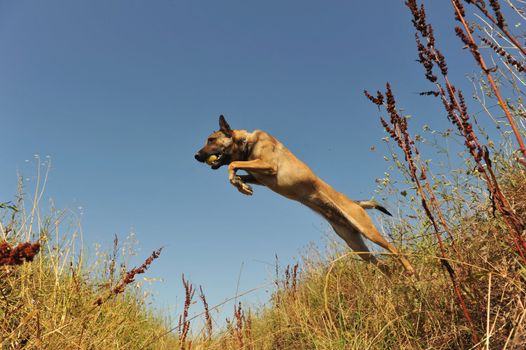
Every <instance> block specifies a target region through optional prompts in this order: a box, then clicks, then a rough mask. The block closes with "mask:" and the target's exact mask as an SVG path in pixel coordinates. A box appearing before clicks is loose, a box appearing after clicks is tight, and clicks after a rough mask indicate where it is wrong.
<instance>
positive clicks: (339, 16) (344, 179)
mask: <svg viewBox="0 0 526 350" xmlns="http://www.w3.org/2000/svg"><path fill="white" fill-rule="evenodd" d="M431 5H432V6H431V9H430V10H429V17H430V19H431V20H432V21H433V22H434V23H435V27H436V30H437V36H438V40H439V43H440V44H439V45H440V47H441V48H442V49H443V51H444V52H445V53H446V55H447V56H448V55H449V56H448V57H449V58H450V63H449V65H450V67H449V68H450V72H451V74H452V75H453V76H456V77H457V78H458V80H457V82H460V83H461V84H459V85H461V86H462V84H466V86H469V84H468V82H467V80H466V79H465V77H464V75H463V74H464V73H465V72H467V73H470V72H475V71H476V69H475V67H473V66H471V65H469V66H468V65H467V62H469V59H470V57H469V54H468V53H467V52H466V51H462V50H461V45H460V44H459V42H458V40H457V39H456V38H454V37H453V35H452V27H448V26H449V25H450V24H451V21H452V16H451V13H452V10H451V9H450V7H449V4H448V3H447V4H446V2H443V3H442V4H439V2H433V4H431ZM415 59H416V53H415V48H414V41H413V30H412V26H411V24H410V15H409V13H408V11H407V10H406V8H405V6H404V5H403V1H392V0H384V1H360V2H357V1H353V2H351V1H345V2H344V1H333V2H321V1H305V0H303V1H259V2H253V1H165V0H159V1H136V0H126V1H102V0H90V1H66V0H46V1H24V0H19V1H0V77H1V78H0V120H1V123H2V128H1V130H2V144H3V150H2V152H0V162H1V164H2V172H1V173H0V200H2V201H7V200H12V199H13V198H14V195H15V193H16V174H17V171H20V172H22V173H23V174H24V175H25V176H26V177H28V178H33V176H34V174H35V170H34V161H33V155H34V154H39V155H40V156H41V157H45V156H47V155H49V156H50V157H51V160H52V169H51V173H50V177H49V181H48V185H47V189H46V194H45V199H46V200H48V199H50V198H52V199H53V200H54V202H55V205H56V206H57V207H58V208H71V209H72V210H74V211H79V209H78V208H79V207H82V208H83V209H82V210H81V212H82V216H81V217H82V219H81V220H82V226H83V231H84V243H85V245H86V246H88V247H93V245H94V244H95V243H97V242H98V243H101V244H102V245H104V246H107V247H108V248H110V247H111V241H112V239H113V235H114V234H118V235H119V237H121V238H124V237H126V235H127V234H128V233H129V232H130V231H134V232H135V233H136V237H137V239H138V240H139V247H140V252H139V256H140V257H141V258H142V257H144V258H145V257H146V256H147V255H149V254H150V252H151V251H152V250H153V249H155V248H157V247H160V246H164V247H165V250H164V251H163V254H162V256H161V258H160V259H159V260H158V261H157V262H156V263H155V265H154V266H153V267H152V269H151V270H150V271H149V272H148V277H160V278H162V279H163V280H164V281H163V282H162V283H158V284H154V285H153V287H152V288H153V290H154V292H155V301H156V303H157V305H162V306H169V307H171V308H175V307H177V309H178V308H179V307H180V306H181V297H182V296H183V294H182V292H181V283H180V276H181V273H183V272H184V273H185V275H186V277H187V278H188V279H190V280H191V281H192V282H193V283H194V284H196V285H202V286H203V288H204V289H205V292H206V293H207V295H208V297H209V303H210V304H216V303H218V302H220V301H222V300H224V299H225V298H227V297H231V296H233V295H234V294H235V291H236V289H237V288H239V290H240V291H241V290H246V289H250V288H253V287H256V286H258V285H261V284H263V283H266V282H269V281H270V280H271V277H272V271H273V266H272V264H273V263H274V257H275V255H278V257H279V258H280V261H281V262H282V263H283V264H287V263H290V262H294V261H296V259H297V258H298V257H299V256H300V255H301V253H302V251H303V249H305V247H306V246H307V245H308V244H309V243H314V244H316V245H318V246H320V247H323V242H324V237H325V233H326V232H327V231H328V226H327V224H326V223H324V222H323V220H322V219H321V218H319V217H318V216H317V215H315V214H313V213H312V212H310V211H309V210H308V209H306V208H304V207H301V206H300V205H299V204H297V203H293V202H290V201H287V200H285V199H283V198H281V197H279V196H277V195H275V194H274V193H271V192H270V191H268V190H266V189H264V188H261V187H256V188H255V193H254V196H252V197H247V196H243V195H241V194H240V193H238V192H237V190H235V189H234V188H233V187H232V186H231V185H230V184H229V183H228V180H227V175H226V169H220V170H218V171H211V170H210V169H208V168H207V167H206V166H203V165H202V164H199V163H197V162H196V161H195V160H194V158H193V155H194V153H195V152H196V151H197V150H198V149H199V148H201V147H202V145H203V144H204V141H205V138H206V136H207V135H208V134H209V133H210V132H212V131H213V130H216V129H217V118H218V116H219V114H224V115H225V116H226V118H227V120H228V121H229V123H230V125H231V126H232V127H233V128H239V129H247V130H253V129H263V130H265V131H267V132H269V133H271V134H272V135H274V136H275V137H277V138H278V139H279V140H281V141H282V142H283V143H284V144H285V145H287V146H288V147H289V148H290V149H291V150H292V151H293V152H294V153H296V154H297V155H298V156H299V157H300V158H301V159H303V160H304V161H305V162H306V163H307V164H309V166H311V168H313V170H314V171H315V172H316V173H317V174H318V175H320V176H321V177H322V178H323V179H325V180H326V181H327V182H329V183H330V184H332V185H333V186H334V187H335V188H336V189H338V190H339V191H341V192H344V193H346V194H347V195H349V197H351V198H355V199H362V198H370V197H371V196H372V195H373V191H374V189H375V188H376V184H375V179H376V178H379V177H382V176H383V173H384V171H386V168H387V163H386V162H385V161H384V160H383V156H384V154H385V153H386V148H385V146H384V145H383V142H382V141H381V138H382V137H384V136H385V135H384V133H383V131H382V128H381V125H380V124H379V122H378V112H377V110H376V108H375V107H374V106H373V105H372V104H371V103H370V102H369V101H367V100H366V99H365V98H364V97H363V93H362V91H363V90H364V89H369V90H373V91H375V90H376V89H380V88H382V87H383V86H384V84H385V82H386V81H390V82H391V83H392V85H393V88H394V89H395V92H396V96H397V98H398V100H399V101H400V106H404V107H406V108H407V110H408V112H410V113H411V114H414V115H415V116H419V118H420V119H416V118H415V119H416V120H415V121H414V125H415V127H418V126H421V125H422V124H426V123H427V124H430V125H431V126H433V127H435V128H439V129H440V128H445V127H446V125H447V124H446V122H445V117H444V115H443V113H442V110H441V107H440V105H439V104H438V102H437V101H433V100H431V99H430V98H427V99H426V98H420V97H418V96H417V93H418V92H419V91H423V90H429V89H430V86H429V85H428V83H427V82H426V81H425V80H424V78H423V74H422V68H421V67H420V66H419V65H418V64H417V63H416V62H415ZM371 146H375V147H376V151H374V152H373V151H371V150H370V148H371ZM26 159H30V160H31V161H30V162H25V160H26ZM28 186H29V187H30V186H31V181H29V182H28ZM90 249H91V248H90ZM240 271H241V273H240ZM238 277H239V278H240V283H239V287H238V286H237V280H238ZM267 297H268V293H266V292H265V290H261V291H260V292H258V293H255V294H254V295H252V296H248V297H246V298H245V300H247V301H248V302H254V301H258V300H259V301H264V300H265V299H266V298H267ZM174 316H175V313H174Z"/></svg>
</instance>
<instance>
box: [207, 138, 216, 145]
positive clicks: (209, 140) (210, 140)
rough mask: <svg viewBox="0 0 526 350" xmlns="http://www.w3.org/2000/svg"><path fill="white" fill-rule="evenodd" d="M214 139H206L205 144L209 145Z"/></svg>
mask: <svg viewBox="0 0 526 350" xmlns="http://www.w3.org/2000/svg"><path fill="white" fill-rule="evenodd" d="M214 141H215V139H208V140H207V141H206V144H207V145H210V144H212V143H213V142H214Z"/></svg>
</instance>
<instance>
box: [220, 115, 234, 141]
mask: <svg viewBox="0 0 526 350" xmlns="http://www.w3.org/2000/svg"><path fill="white" fill-rule="evenodd" d="M219 130H220V131H222V132H223V133H224V134H225V135H227V136H232V129H230V125H228V123H227V122H226V119H225V117H223V115H222V114H221V115H220V116H219Z"/></svg>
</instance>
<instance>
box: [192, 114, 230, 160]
mask: <svg viewBox="0 0 526 350" xmlns="http://www.w3.org/2000/svg"><path fill="white" fill-rule="evenodd" d="M234 134H235V131H234V130H232V129H231V128H230V125H228V123H227V122H226V120H225V117H223V116H222V115H221V116H219V130H218V131H216V132H213V133H212V134H210V135H209V136H208V138H207V140H206V145H205V146H204V147H203V148H201V149H200V150H199V151H198V152H197V153H196V154H195V159H197V160H198V161H199V162H202V163H203V162H206V161H207V159H208V158H209V157H210V156H216V157H217V159H216V160H215V161H213V162H211V163H209V165H210V166H211V167H212V169H219V168H220V167H221V166H223V165H228V164H230V162H232V161H233V160H240V159H238V158H239V156H238V154H239V147H238V143H237V142H236V141H235V139H234V138H235V135H234Z"/></svg>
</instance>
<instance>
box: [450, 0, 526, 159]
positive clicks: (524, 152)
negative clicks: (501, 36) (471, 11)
mask: <svg viewBox="0 0 526 350" xmlns="http://www.w3.org/2000/svg"><path fill="white" fill-rule="evenodd" d="M451 4H453V7H454V8H455V11H456V13H457V16H458V18H459V19H460V22H462V25H463V26H464V29H465V31H466V34H467V36H468V38H469V40H470V41H471V43H473V44H475V40H473V36H472V35H471V30H470V28H469V26H468V25H467V23H466V21H465V19H464V17H463V16H462V13H461V11H460V9H459V8H458V6H457V4H456V3H455V0H451ZM501 29H502V28H501ZM518 47H520V46H518ZM521 51H522V50H521ZM477 61H478V63H479V64H480V66H481V68H482V70H483V71H484V73H485V74H486V77H487V78H488V81H489V83H490V85H491V87H492V89H493V92H494V93H495V96H496V97H497V100H498V101H499V104H500V107H501V108H502V110H503V111H504V114H506V118H507V119H508V122H509V123H510V126H511V128H512V130H513V133H514V134H515V138H516V139H517V142H518V144H519V148H520V151H521V153H522V156H523V157H525V158H526V146H525V145H524V142H523V141H522V137H521V134H520V132H519V130H518V128H517V125H516V124H515V120H513V117H512V116H511V114H510V112H509V110H508V107H506V104H505V103H504V100H503V99H502V96H501V94H500V91H499V89H498V88H497V85H496V84H495V81H494V80H493V76H492V75H491V74H490V71H489V69H488V67H487V65H486V63H485V62H484V59H483V58H482V56H480V55H479V56H478V59H477ZM521 163H522V164H525V163H524V162H523V161H521Z"/></svg>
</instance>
